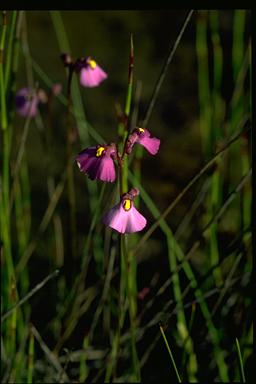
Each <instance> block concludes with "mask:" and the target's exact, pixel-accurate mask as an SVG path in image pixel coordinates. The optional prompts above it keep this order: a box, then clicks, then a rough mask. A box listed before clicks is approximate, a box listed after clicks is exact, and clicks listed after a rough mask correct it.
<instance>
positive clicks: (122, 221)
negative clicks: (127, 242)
mask: <svg viewBox="0 0 256 384" xmlns="http://www.w3.org/2000/svg"><path fill="white" fill-rule="evenodd" d="M136 143H138V144H141V145H142V146H143V147H144V148H146V149H147V151H148V152H149V153H150V154H152V155H155V154H156V153H157V152H158V150H159V146H160V140H159V139H157V138H156V137H151V134H150V132H149V131H148V130H147V129H145V128H137V127H136V128H135V129H134V130H133V131H132V132H131V133H130V134H129V135H128V138H127V140H126V143H125V153H126V154H128V155H129V154H130V153H131V151H132V148H133V146H134V144H136ZM116 160H117V163H118V164H120V161H122V158H121V156H120V154H119V153H118V152H117V149H116V144H115V143H111V144H108V145H106V144H99V145H97V146H94V147H90V148H86V149H84V150H83V151H82V152H80V153H79V154H78V155H77V157H76V161H77V164H78V166H79V169H80V171H81V172H84V173H86V174H87V175H88V176H89V178H90V179H92V180H96V179H98V180H101V181H105V182H114V181H115V179H116V173H115V163H114V161H116ZM138 194H139V190H138V189H137V188H132V189H131V190H130V191H129V192H127V193H124V194H123V195H122V196H121V199H120V202H119V203H118V204H117V205H115V206H114V207H113V208H112V209H111V210H110V211H109V212H108V213H106V214H105V215H104V216H103V223H104V224H105V225H107V226H109V227H111V228H113V229H115V230H116V231H118V232H120V233H133V232H138V231H141V230H142V229H143V228H144V227H145V226H146V224H147V220H146V219H145V217H143V216H142V215H141V214H140V213H139V211H138V210H137V209H136V208H135V207H134V203H133V200H134V198H135V197H136V196H137V195H138Z"/></svg>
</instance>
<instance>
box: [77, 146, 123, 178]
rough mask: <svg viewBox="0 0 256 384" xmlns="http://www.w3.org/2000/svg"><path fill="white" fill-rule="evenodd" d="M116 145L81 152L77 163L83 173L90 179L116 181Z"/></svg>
mask: <svg viewBox="0 0 256 384" xmlns="http://www.w3.org/2000/svg"><path fill="white" fill-rule="evenodd" d="M116 156H117V153H116V145H115V144H114V143H111V144H110V145H105V144H103V145H97V146H95V147H90V148H86V149H84V150H83V151H81V152H80V153H79V154H78V155H77V157H76V162H77V165H78V166H79V169H80V171H81V172H84V173H86V174H87V175H88V176H89V177H90V179H92V180H95V179H98V180H101V181H109V182H113V181H115V179H116V172H115V165H114V160H115V159H116Z"/></svg>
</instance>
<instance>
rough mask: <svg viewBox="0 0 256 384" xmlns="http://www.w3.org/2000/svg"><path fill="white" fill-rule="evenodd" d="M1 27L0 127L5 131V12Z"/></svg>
mask: <svg viewBox="0 0 256 384" xmlns="http://www.w3.org/2000/svg"><path fill="white" fill-rule="evenodd" d="M2 17H3V26H2V34H1V39H0V100H1V104H0V105H1V126H2V129H3V130H5V129H6V128H7V110H6V99H5V87H4V84H5V79H4V46H5V39H6V31H7V17H6V11H2Z"/></svg>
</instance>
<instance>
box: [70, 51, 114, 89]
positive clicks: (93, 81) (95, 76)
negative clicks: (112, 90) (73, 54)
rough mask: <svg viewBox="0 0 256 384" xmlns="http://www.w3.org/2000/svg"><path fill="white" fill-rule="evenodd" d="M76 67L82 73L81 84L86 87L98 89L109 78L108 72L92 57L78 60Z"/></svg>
mask: <svg viewBox="0 0 256 384" xmlns="http://www.w3.org/2000/svg"><path fill="white" fill-rule="evenodd" d="M75 67H76V70H77V71H78V72H80V84H81V85H83V86H84V87H89V88H92V87H97V86H98V85H99V84H100V83H101V82H102V81H103V80H105V79H106V78H107V77H108V75H107V74H106V72H104V71H103V69H102V68H101V67H100V66H99V65H98V64H97V63H96V61H94V60H92V58H91V57H88V58H87V59H79V60H77V62H76V64H75Z"/></svg>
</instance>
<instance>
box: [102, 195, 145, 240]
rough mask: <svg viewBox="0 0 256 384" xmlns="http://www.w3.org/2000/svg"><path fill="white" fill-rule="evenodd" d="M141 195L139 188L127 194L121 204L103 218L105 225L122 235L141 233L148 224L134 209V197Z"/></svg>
mask: <svg viewBox="0 0 256 384" xmlns="http://www.w3.org/2000/svg"><path fill="white" fill-rule="evenodd" d="M138 194H139V190H138V189H137V188H132V189H131V190H130V191H129V192H128V193H125V194H124V195H123V196H122V197H121V200H120V203H118V204H117V205H115V206H114V207H113V208H112V209H111V210H110V211H109V212H107V213H106V214H105V215H104V216H103V219H102V220H103V223H104V224H105V225H107V226H108V227H110V228H113V229H115V230H116V231H117V232H120V233H133V232H139V231H141V230H142V229H143V228H144V227H145V226H146V224H147V220H146V219H145V217H144V216H142V215H141V214H140V213H139V211H138V210H137V209H136V208H135V207H134V205H133V200H134V197H135V196H137V195H138Z"/></svg>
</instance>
